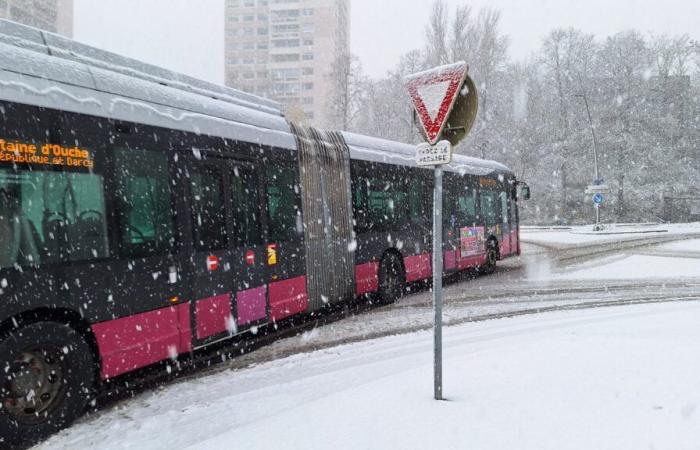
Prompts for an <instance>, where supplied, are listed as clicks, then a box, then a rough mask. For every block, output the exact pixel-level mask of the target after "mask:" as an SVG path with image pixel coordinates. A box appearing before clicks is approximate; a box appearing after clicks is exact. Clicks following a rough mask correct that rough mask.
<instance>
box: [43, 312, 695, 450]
mask: <svg viewBox="0 0 700 450" xmlns="http://www.w3.org/2000/svg"><path fill="white" fill-rule="evenodd" d="M698 317H700V303H696V302H692V303H673V304H657V305H636V306H626V307H616V308H603V309H591V310H584V311H575V312H556V313H550V314H545V315H539V316H526V317H519V318H513V319H501V320H493V321H486V322H479V323H470V324H464V325H460V326H456V327H451V328H449V329H447V330H446V333H445V345H446V350H445V394H446V396H447V397H448V399H449V401H447V402H435V401H433V400H431V395H432V380H431V369H432V359H431V358H432V356H431V342H432V341H431V335H430V333H429V332H419V333H413V334H408V335H402V336H392V337H386V338H382V339H378V340H372V341H368V342H361V343H355V344H352V345H344V346H339V347H335V348H331V349H325V350H321V351H317V352H313V353H310V354H304V355H294V356H291V357H288V358H284V359H280V360H276V361H272V362H268V363H264V364H260V365H257V366H254V367H249V368H246V369H242V370H226V371H219V372H218V373H215V374H212V375H210V376H207V377H200V378H197V379H194V380H190V381H188V382H181V383H175V384H172V385H170V386H168V387H165V388H163V389H159V390H157V391H153V392H149V393H148V394H145V395H142V396H140V397H139V398H137V399H135V400H131V401H128V402H123V403H122V404H119V405H117V406H114V407H112V408H110V409H109V410H106V411H103V412H102V413H100V414H99V416H98V417H94V418H88V419H85V420H83V421H82V423H80V424H78V425H76V426H74V427H73V428H72V429H70V430H67V431H65V432H63V433H61V434H60V435H58V436H55V437H54V438H52V439H51V440H49V441H48V442H46V443H45V444H43V445H42V446H40V447H39V448H40V449H75V448H101V449H131V448H139V449H140V448H148V449H171V448H192V449H217V448H221V449H229V448H275V447H276V448H285V449H309V448H319V449H321V448H323V449H325V448H333V449H335V450H340V449H346V448H347V449H357V448H377V449H380V448H381V449H383V448H441V449H442V448H455V449H456V448H460V449H462V448H470V449H494V448H517V449H557V450H560V449H593V448H595V449H640V448H654V449H673V450H683V449H697V448H698V445H699V444H698V443H700V425H698V423H700V422H699V419H700V408H699V406H700V380H699V379H698V377H697V373H698V371H699V370H700V328H699V327H698V326H697V319H698Z"/></svg>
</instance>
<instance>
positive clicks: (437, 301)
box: [433, 166, 442, 400]
mask: <svg viewBox="0 0 700 450" xmlns="http://www.w3.org/2000/svg"><path fill="white" fill-rule="evenodd" d="M433 307H434V311H435V325H434V328H433V335H434V347H435V348H434V357H435V360H434V364H433V366H434V388H435V400H442V169H441V168H440V166H435V190H434V192H433Z"/></svg>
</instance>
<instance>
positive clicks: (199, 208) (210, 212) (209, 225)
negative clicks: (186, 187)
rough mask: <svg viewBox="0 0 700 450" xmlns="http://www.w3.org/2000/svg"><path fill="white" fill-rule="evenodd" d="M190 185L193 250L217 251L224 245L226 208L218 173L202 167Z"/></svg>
mask: <svg viewBox="0 0 700 450" xmlns="http://www.w3.org/2000/svg"><path fill="white" fill-rule="evenodd" d="M190 180H191V185H192V198H193V201H192V219H193V220H192V221H193V224H192V226H193V228H194V244H195V247H196V248H197V250H200V251H206V250H219V249H222V248H224V247H225V246H226V244H227V236H226V207H225V205H224V187H223V177H222V175H221V172H220V171H219V170H218V169H217V168H214V167H203V168H202V170H200V171H198V172H194V173H193V174H192V177H191V179H190Z"/></svg>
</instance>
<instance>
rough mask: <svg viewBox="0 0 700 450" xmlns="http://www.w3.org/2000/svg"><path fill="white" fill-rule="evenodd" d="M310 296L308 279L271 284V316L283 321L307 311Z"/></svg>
mask: <svg viewBox="0 0 700 450" xmlns="http://www.w3.org/2000/svg"><path fill="white" fill-rule="evenodd" d="M308 306H309V296H308V295H307V293H306V277H305V276H302V277H297V278H292V279H291V280H284V281H279V282H277V283H270V316H271V318H272V320H274V321H277V320H282V319H284V318H287V317H289V316H293V315H294V314H298V313H301V312H304V311H306V310H307V308H308Z"/></svg>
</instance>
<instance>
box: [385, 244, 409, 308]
mask: <svg viewBox="0 0 700 450" xmlns="http://www.w3.org/2000/svg"><path fill="white" fill-rule="evenodd" d="M405 285H406V275H405V273H404V270H403V264H401V259H400V258H399V257H398V256H397V255H396V254H395V253H387V254H386V255H384V257H383V258H382V262H381V264H380V265H379V300H380V301H381V302H382V303H384V304H391V303H394V302H396V301H397V300H398V299H399V298H401V296H402V295H403V290H404V287H405Z"/></svg>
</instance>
